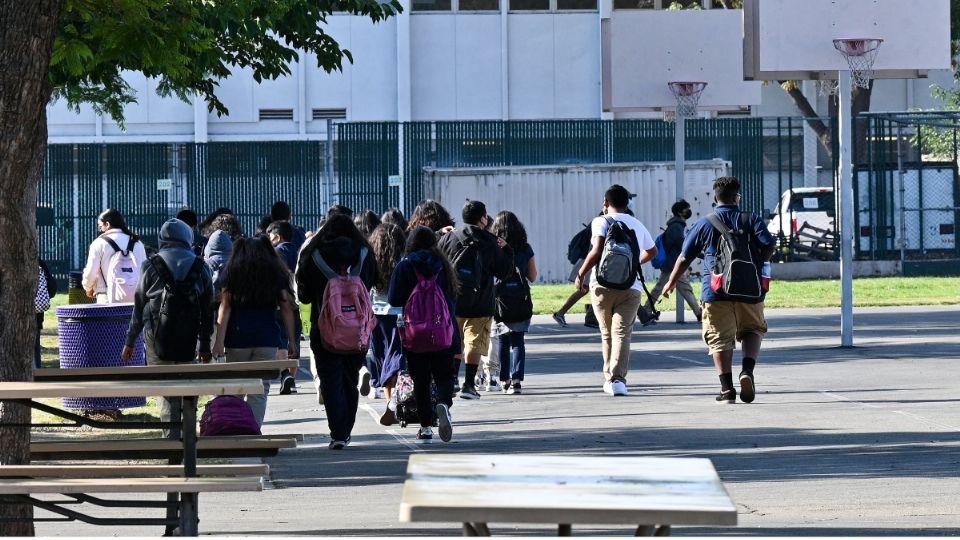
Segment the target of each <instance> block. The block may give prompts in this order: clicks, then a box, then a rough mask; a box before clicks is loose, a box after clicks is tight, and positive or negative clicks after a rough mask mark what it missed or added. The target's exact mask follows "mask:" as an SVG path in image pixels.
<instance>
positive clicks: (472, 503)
mask: <svg viewBox="0 0 960 540" xmlns="http://www.w3.org/2000/svg"><path fill="white" fill-rule="evenodd" d="M400 521H401V522H411V521H434V522H450V521H459V522H461V523H462V524H463V533H464V536H489V535H490V529H489V527H488V525H487V524H488V523H490V522H493V521H500V522H508V523H556V524H558V529H557V534H558V536H569V535H570V534H571V530H572V525H573V524H574V523H584V524H625V525H632V526H634V527H636V529H635V532H636V535H637V536H650V535H654V536H666V535H669V534H670V526H671V525H736V524H737V508H736V506H735V505H734V504H733V502H732V501H731V500H730V497H729V496H728V495H727V492H726V490H725V489H724V487H723V483H722V482H720V478H719V477H718V476H717V473H716V471H715V470H714V468H713V465H712V464H711V463H710V460H707V459H700V458H655V457H579V456H577V457H571V456H544V455H477V454H457V455H450V454H430V455H413V456H410V461H409V463H408V465H407V480H406V481H405V482H404V484H403V494H402V496H401V501H400Z"/></svg>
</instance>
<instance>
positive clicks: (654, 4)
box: [613, 0, 660, 9]
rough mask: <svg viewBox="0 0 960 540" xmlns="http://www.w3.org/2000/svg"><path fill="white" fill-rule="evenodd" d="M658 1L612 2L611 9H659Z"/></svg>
mask: <svg viewBox="0 0 960 540" xmlns="http://www.w3.org/2000/svg"><path fill="white" fill-rule="evenodd" d="M658 4H660V1H659V0H613V9H659V8H660V6H659V5H658Z"/></svg>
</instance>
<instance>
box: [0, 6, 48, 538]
mask: <svg viewBox="0 0 960 540" xmlns="http://www.w3.org/2000/svg"><path fill="white" fill-rule="evenodd" d="M62 4H63V0H4V1H2V2H0V133H2V134H3V136H2V137H0V253H3V256H2V257H0V381H27V380H31V379H32V377H33V341H34V335H35V334H34V333H35V332H36V318H35V317H34V307H33V301H34V298H35V296H36V291H37V274H38V265H37V232H36V227H37V224H36V207H37V186H38V185H39V183H40V177H41V174H42V172H43V162H44V156H45V154H46V148H47V118H46V105H47V102H48V101H49V98H50V85H49V83H48V71H49V66H50V55H51V52H52V50H53V39H54V37H55V36H56V34H57V21H58V19H59V15H60V10H61V7H62ZM29 421H30V409H28V408H26V407H23V406H20V405H13V404H3V403H0V441H2V442H3V443H2V444H0V464H3V465H13V464H22V463H29V462H30V430H29V429H28V428H26V427H11V426H9V424H14V423H19V424H24V423H27V422H29ZM32 516H33V508H32V507H30V506H28V505H9V504H0V536H32V535H33V523H31V522H30V521H26V522H24V521H21V522H5V521H3V519H2V518H17V519H27V520H29V519H31V518H32Z"/></svg>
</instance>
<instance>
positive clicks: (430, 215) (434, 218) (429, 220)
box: [407, 199, 456, 232]
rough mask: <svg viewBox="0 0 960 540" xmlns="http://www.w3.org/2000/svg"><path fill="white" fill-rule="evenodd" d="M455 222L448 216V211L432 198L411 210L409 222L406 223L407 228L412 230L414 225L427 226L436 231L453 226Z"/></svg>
mask: <svg viewBox="0 0 960 540" xmlns="http://www.w3.org/2000/svg"><path fill="white" fill-rule="evenodd" d="M454 225H456V223H455V222H454V221H453V218H451V217H450V212H448V211H447V209H446V208H444V207H443V205H442V204H440V203H438V202H437V201H435V200H433V199H427V200H425V201H423V202H421V203H420V204H418V205H417V207H416V208H415V209H414V210H413V215H412V216H410V223H408V224H407V230H408V231H412V230H413V229H415V228H416V227H427V228H428V229H430V230H431V231H434V232H437V231H439V230H440V229H442V228H444V227H453V226H454Z"/></svg>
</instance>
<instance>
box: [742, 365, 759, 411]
mask: <svg viewBox="0 0 960 540" xmlns="http://www.w3.org/2000/svg"><path fill="white" fill-rule="evenodd" d="M755 397H757V389H756V387H755V386H754V384H753V374H752V373H747V372H744V371H741V372H740V401H742V402H744V403H753V399H754V398H755Z"/></svg>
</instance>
